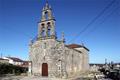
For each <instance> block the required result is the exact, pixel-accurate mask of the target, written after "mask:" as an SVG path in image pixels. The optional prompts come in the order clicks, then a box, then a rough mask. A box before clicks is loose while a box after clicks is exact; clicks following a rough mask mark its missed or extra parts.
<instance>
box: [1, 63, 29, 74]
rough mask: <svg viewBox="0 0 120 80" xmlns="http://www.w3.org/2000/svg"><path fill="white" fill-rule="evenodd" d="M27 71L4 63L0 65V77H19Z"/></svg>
mask: <svg viewBox="0 0 120 80" xmlns="http://www.w3.org/2000/svg"><path fill="white" fill-rule="evenodd" d="M27 70H28V69H27V68H25V67H20V66H15V65H12V64H6V63H0V75H3V74H15V75H19V74H21V73H26V72H27Z"/></svg>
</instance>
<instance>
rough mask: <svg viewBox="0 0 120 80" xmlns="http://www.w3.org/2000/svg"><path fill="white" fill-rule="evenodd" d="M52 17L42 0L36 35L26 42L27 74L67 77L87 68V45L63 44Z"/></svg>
mask: <svg viewBox="0 0 120 80" xmlns="http://www.w3.org/2000/svg"><path fill="white" fill-rule="evenodd" d="M55 28H56V26H55V17H54V16H53V13H52V9H51V6H50V5H49V4H48V2H46V4H45V6H44V7H43V9H42V14H41V20H40V22H39V23H38V34H37V38H36V39H35V40H34V41H33V40H31V41H30V43H29V60H30V63H29V71H28V73H29V75H31V76H42V77H57V78H68V77H69V76H71V75H74V74H77V73H82V72H86V71H89V49H88V48H86V47H85V46H84V45H79V44H65V38H64V33H62V37H61V39H60V40H58V39H57V35H56V31H55Z"/></svg>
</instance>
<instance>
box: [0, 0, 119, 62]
mask: <svg viewBox="0 0 120 80" xmlns="http://www.w3.org/2000/svg"><path fill="white" fill-rule="evenodd" d="M48 1H49V4H50V5H51V6H52V9H53V13H54V16H55V19H56V32H57V35H58V38H60V36H61V32H62V31H64V32H65V39H66V44H70V43H77V44H81V43H84V45H85V46H86V47H87V48H89V49H90V52H89V56H90V63H104V61H105V58H106V59H108V62H110V61H114V62H120V36H119V35H120V1H119V0H115V2H114V3H112V5H110V6H109V7H108V8H107V9H106V10H105V11H104V12H103V13H102V14H101V15H100V16H99V17H98V18H97V19H96V20H95V21H94V22H93V23H92V24H91V25H90V26H89V27H88V28H87V29H86V30H85V31H84V32H83V33H81V34H79V33H80V32H81V31H82V30H83V29H84V28H85V27H86V26H87V25H88V24H89V23H90V22H91V21H92V20H93V19H94V18H96V16H97V15H99V14H100V13H101V11H102V10H103V9H104V8H105V7H106V6H107V5H109V4H110V3H111V1H113V0H48ZM44 5H45V0H0V53H2V54H3V56H8V55H9V56H15V57H19V58H22V59H25V60H28V48H29V47H28V43H29V40H30V39H31V38H33V37H34V36H36V35H37V26H38V24H37V22H39V21H40V18H41V9H42V8H43V6H44ZM78 34H79V35H78ZM76 36H77V37H76Z"/></svg>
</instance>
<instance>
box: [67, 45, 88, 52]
mask: <svg viewBox="0 0 120 80" xmlns="http://www.w3.org/2000/svg"><path fill="white" fill-rule="evenodd" d="M66 47H68V48H72V49H74V48H81V47H83V48H85V49H86V50H87V51H89V49H88V48H86V47H85V46H84V45H79V44H69V45H66Z"/></svg>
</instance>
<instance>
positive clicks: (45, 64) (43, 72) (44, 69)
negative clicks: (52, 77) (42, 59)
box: [42, 63, 48, 76]
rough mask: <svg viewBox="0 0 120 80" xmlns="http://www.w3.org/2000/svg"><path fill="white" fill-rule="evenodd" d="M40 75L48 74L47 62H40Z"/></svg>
mask: <svg viewBox="0 0 120 80" xmlns="http://www.w3.org/2000/svg"><path fill="white" fill-rule="evenodd" d="M42 76H48V64H47V63H43V64H42Z"/></svg>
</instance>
